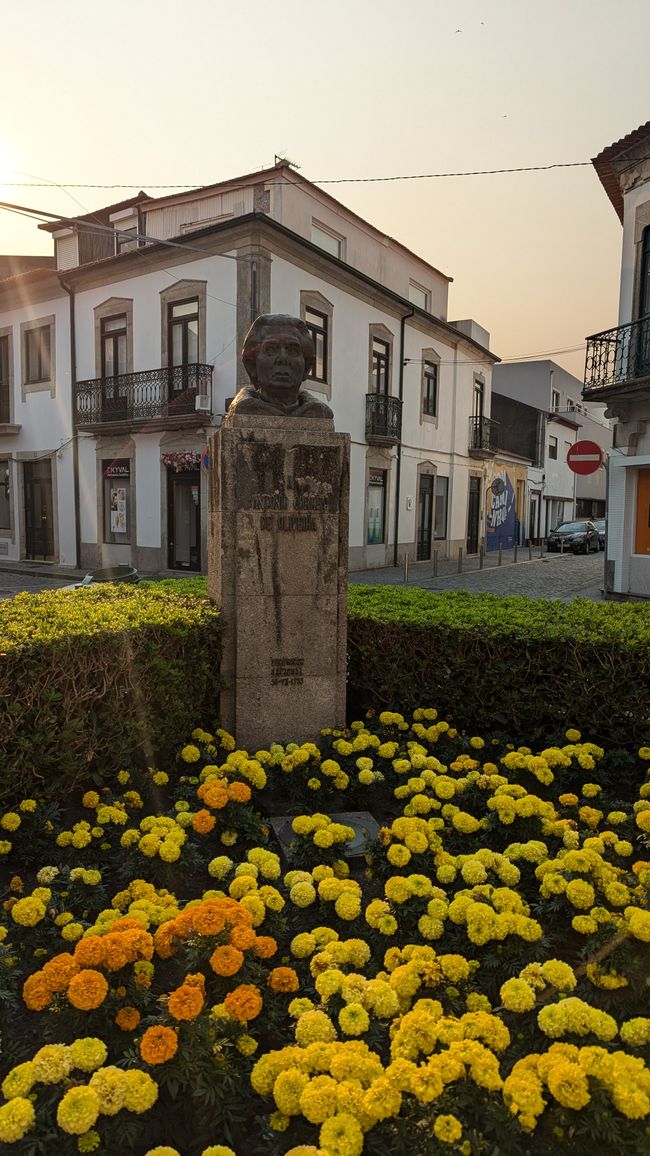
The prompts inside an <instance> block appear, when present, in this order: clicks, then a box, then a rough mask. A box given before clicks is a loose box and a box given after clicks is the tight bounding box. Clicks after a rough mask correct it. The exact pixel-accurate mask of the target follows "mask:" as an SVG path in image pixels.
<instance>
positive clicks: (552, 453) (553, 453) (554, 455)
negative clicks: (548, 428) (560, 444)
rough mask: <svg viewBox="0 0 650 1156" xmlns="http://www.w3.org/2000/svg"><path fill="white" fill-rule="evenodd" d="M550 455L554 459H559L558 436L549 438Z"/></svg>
mask: <svg viewBox="0 0 650 1156" xmlns="http://www.w3.org/2000/svg"><path fill="white" fill-rule="evenodd" d="M548 456H549V458H552V459H553V461H557V438H554V437H552V436H551V437H549V439H548Z"/></svg>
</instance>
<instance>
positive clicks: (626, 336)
mask: <svg viewBox="0 0 650 1156" xmlns="http://www.w3.org/2000/svg"><path fill="white" fill-rule="evenodd" d="M644 378H650V316H646V317H640V318H639V320H638V321H633V322H632V323H631V324H630V325H618V326H617V327H616V328H615V329H604V330H603V331H602V333H594V334H593V336H592V337H588V338H587V357H586V362H585V385H584V390H583V394H584V396H587V395H588V392H589V391H591V390H598V391H600V390H608V391H609V390H612V389H613V390H614V392H615V391H616V388H617V387H618V388H620V387H621V386H624V385H631V384H633V383H635V382H639V381H642V380H643V379H644Z"/></svg>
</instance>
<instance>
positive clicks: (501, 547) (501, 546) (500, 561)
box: [498, 538, 503, 566]
mask: <svg viewBox="0 0 650 1156" xmlns="http://www.w3.org/2000/svg"><path fill="white" fill-rule="evenodd" d="M502 562H503V543H502V541H501V539H500V538H499V563H498V564H499V566H500V565H501V563H502Z"/></svg>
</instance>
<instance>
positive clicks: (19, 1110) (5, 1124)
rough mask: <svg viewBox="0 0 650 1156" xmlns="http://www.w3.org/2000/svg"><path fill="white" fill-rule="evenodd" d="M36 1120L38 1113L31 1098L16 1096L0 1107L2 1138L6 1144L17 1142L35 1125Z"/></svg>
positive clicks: (0, 1135) (0, 1136)
mask: <svg viewBox="0 0 650 1156" xmlns="http://www.w3.org/2000/svg"><path fill="white" fill-rule="evenodd" d="M35 1121H36V1113H35V1112H34V1105H33V1104H32V1102H31V1100H27V1099H26V1098H25V1097H24V1096H15V1097H14V1098H13V1100H9V1103H8V1104H3V1105H2V1107H1V1108H0V1140H1V1141H3V1142H4V1143H5V1144H15V1143H16V1141H17V1140H22V1138H23V1136H26V1135H27V1133H28V1132H29V1130H30V1128H33V1127H34V1123H35Z"/></svg>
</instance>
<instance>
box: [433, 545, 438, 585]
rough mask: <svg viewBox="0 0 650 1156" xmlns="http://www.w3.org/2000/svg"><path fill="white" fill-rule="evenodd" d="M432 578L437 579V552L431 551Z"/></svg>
mask: <svg viewBox="0 0 650 1156" xmlns="http://www.w3.org/2000/svg"><path fill="white" fill-rule="evenodd" d="M433 577H434V578H437V577H438V551H437V550H434V551H433Z"/></svg>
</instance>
